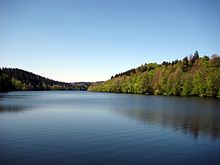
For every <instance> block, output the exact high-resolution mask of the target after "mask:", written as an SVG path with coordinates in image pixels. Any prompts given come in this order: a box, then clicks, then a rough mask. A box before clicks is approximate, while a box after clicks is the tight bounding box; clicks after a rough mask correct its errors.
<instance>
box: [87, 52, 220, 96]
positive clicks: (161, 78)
mask: <svg viewBox="0 0 220 165" xmlns="http://www.w3.org/2000/svg"><path fill="white" fill-rule="evenodd" d="M88 90H89V91H98V92H115V93H137V94H150V95H152V94H154V95H177V96H179V95H180V96H203V97H205V96H210V97H220V57H219V56H218V55H216V54H215V55H212V57H211V58H209V57H208V56H203V57H199V53H198V52H197V51H196V52H195V53H194V54H193V55H191V56H190V57H185V58H183V59H182V60H175V61H172V62H165V61H164V62H163V63H162V64H157V63H149V64H147V63H145V64H144V65H141V66H139V67H138V68H134V69H130V70H128V71H126V72H123V73H119V74H116V75H115V76H112V77H111V79H109V80H107V81H105V82H101V83H94V84H92V85H91V86H90V87H89V88H88Z"/></svg>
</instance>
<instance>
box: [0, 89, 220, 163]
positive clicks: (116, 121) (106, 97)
mask: <svg viewBox="0 0 220 165" xmlns="http://www.w3.org/2000/svg"><path fill="white" fill-rule="evenodd" d="M0 164H1V165H7V164H13V165H14V164H15V165H16V164H22V165H23V164H28V165H31V164H76V165H77V164H82V165H84V164H90V165H91V164H94V165H99V164H100V165H104V164H113V165H118V164H125V165H129V164H138V165H139V164H144V165H145V164H163V165H164V164H178V165H179V164H199V165H201V164H207V165H208V164H209V165H215V164H216V165H217V164H218V165H219V164H220V100H219V99H209V98H205V99H204V98H181V97H159V96H144V95H123V94H109V93H90V92H75V91H41V92H10V93H4V94H3V93H1V94H0Z"/></svg>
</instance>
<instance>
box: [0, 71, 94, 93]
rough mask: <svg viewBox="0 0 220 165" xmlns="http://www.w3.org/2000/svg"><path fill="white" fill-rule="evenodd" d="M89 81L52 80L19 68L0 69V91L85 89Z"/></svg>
mask: <svg viewBox="0 0 220 165" xmlns="http://www.w3.org/2000/svg"><path fill="white" fill-rule="evenodd" d="M90 85H91V83H90V82H76V83H65V82H59V81H54V80H51V79H48V78H45V77H42V76H39V75H36V74H33V73H31V72H27V71H24V70H21V69H12V68H2V69H0V92H6V91H12V90H87V88H88V87H89V86H90Z"/></svg>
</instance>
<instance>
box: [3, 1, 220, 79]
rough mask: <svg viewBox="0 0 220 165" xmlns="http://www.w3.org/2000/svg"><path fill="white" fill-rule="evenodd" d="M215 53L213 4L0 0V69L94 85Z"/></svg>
mask: <svg viewBox="0 0 220 165" xmlns="http://www.w3.org/2000/svg"><path fill="white" fill-rule="evenodd" d="M195 50H198V51H199V53H200V54H202V55H204V54H205V55H209V56H210V55H212V54H214V53H218V54H219V53H220V0H57V1H56V0H35V1H33V0H0V67H15V68H21V69H24V70H28V71H31V72H34V73H37V74H40V75H42V76H45V77H49V78H52V79H55V80H60V81H66V82H74V81H99V80H106V79H109V78H110V77H111V76H112V75H114V74H116V73H119V72H122V71H126V70H128V69H131V68H134V67H137V66H139V65H140V64H144V63H149V62H158V63H161V62H162V61H171V60H175V59H182V58H184V57H185V56H187V55H190V54H192V53H194V52H195Z"/></svg>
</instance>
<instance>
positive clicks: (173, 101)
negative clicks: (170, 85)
mask: <svg viewBox="0 0 220 165" xmlns="http://www.w3.org/2000/svg"><path fill="white" fill-rule="evenodd" d="M139 99H140V100H142V101H138V100H137V98H135V99H133V102H132V105H131V104H129V105H130V106H126V108H125V107H123V108H122V107H121V108H116V109H112V111H113V112H114V113H117V114H121V115H123V116H126V117H129V118H133V119H136V120H138V121H141V122H143V123H145V124H152V125H161V126H165V127H171V128H172V129H174V130H181V131H182V132H184V133H186V134H187V133H190V134H192V135H193V136H194V137H195V138H197V137H198V136H199V135H202V134H208V135H210V136H212V137H213V138H217V137H220V109H219V107H220V102H219V100H217V99H214V100H213V99H207V100H204V99H201V98H177V97H164V98H161V97H153V96H152V97H147V99H143V98H141V97H140V98H139Z"/></svg>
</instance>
